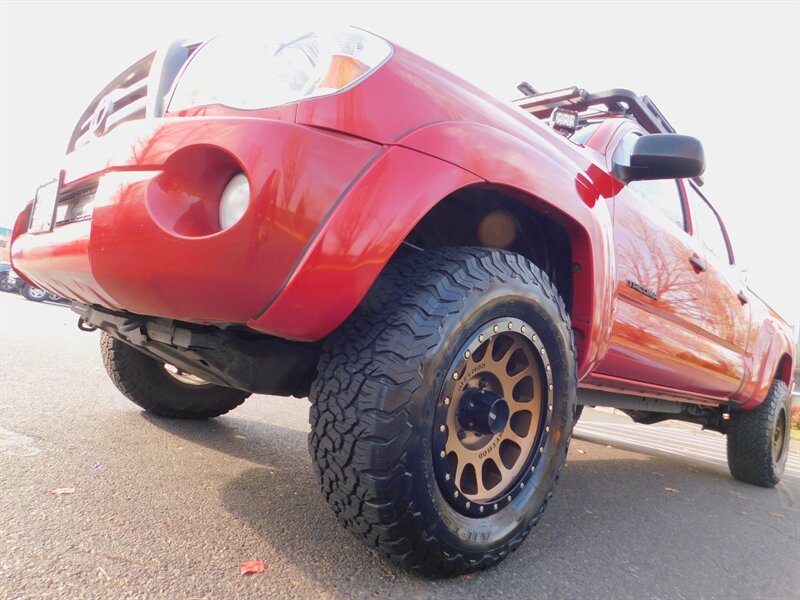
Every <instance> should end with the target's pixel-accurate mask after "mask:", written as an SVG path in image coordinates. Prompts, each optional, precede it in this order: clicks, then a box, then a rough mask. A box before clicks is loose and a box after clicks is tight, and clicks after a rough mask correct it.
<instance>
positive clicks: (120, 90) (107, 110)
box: [67, 52, 156, 152]
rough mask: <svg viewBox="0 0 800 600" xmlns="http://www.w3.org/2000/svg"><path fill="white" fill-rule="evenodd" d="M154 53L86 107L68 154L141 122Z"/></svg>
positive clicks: (71, 140) (127, 70) (110, 85)
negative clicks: (127, 123) (121, 126)
mask: <svg viewBox="0 0 800 600" xmlns="http://www.w3.org/2000/svg"><path fill="white" fill-rule="evenodd" d="M155 55H156V54H155V52H153V53H151V54H149V55H147V56H146V57H144V58H143V59H142V60H140V61H139V62H137V63H136V64H134V65H133V66H132V67H130V68H128V69H126V70H125V71H123V72H122V74H121V75H119V76H118V77H117V78H116V79H114V81H112V82H111V83H109V84H108V85H107V86H106V87H105V88H103V91H102V92H100V93H99V94H98V95H97V96H96V97H95V99H94V100H93V101H92V102H91V104H89V106H88V108H87V109H86V110H85V111H84V112H83V114H82V115H81V118H80V119H78V124H77V125H76V126H75V129H74V131H73V132H72V137H71V138H70V140H69V147H68V148H67V152H72V151H73V150H75V149H76V148H80V147H81V146H83V145H84V144H87V143H89V142H90V141H91V140H92V139H93V138H94V137H100V136H101V135H103V134H105V133H108V132H109V131H111V130H112V129H114V127H116V126H117V125H119V124H120V123H124V122H125V121H133V120H135V119H143V118H144V117H145V114H146V112H147V83H148V79H149V76H150V69H151V67H152V66H153V60H154V58H155Z"/></svg>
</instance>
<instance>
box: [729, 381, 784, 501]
mask: <svg viewBox="0 0 800 600" xmlns="http://www.w3.org/2000/svg"><path fill="white" fill-rule="evenodd" d="M790 428H791V395H790V394H789V388H788V387H787V385H786V384H785V383H784V382H783V381H780V380H777V379H776V380H775V381H773V382H772V387H770V389H769V393H768V394H767V397H766V398H765V399H764V401H763V402H762V403H761V404H760V405H759V406H758V407H757V408H756V409H754V410H748V411H739V412H733V413H732V414H731V424H730V427H729V429H728V467H729V468H730V471H731V475H733V477H734V479H738V480H739V481H744V482H745V483H752V484H753V485H760V486H761V487H774V486H775V485H776V484H777V483H778V482H779V481H780V480H781V476H782V475H783V471H784V469H785V468H786V459H787V458H788V456H789V438H790V436H791V431H790Z"/></svg>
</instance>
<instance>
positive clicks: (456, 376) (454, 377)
mask: <svg viewBox="0 0 800 600" xmlns="http://www.w3.org/2000/svg"><path fill="white" fill-rule="evenodd" d="M453 379H458V371H456V372H455V373H453Z"/></svg>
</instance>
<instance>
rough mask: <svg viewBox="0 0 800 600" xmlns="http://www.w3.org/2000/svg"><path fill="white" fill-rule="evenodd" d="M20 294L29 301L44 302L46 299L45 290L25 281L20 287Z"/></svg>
mask: <svg viewBox="0 0 800 600" xmlns="http://www.w3.org/2000/svg"><path fill="white" fill-rule="evenodd" d="M22 295H23V296H25V298H27V299H28V300H30V301H31V302H44V301H45V299H47V292H45V291H44V290H41V289H39V288H35V287H33V286H31V285H29V284H27V283H26V284H25V286H24V287H23V288H22Z"/></svg>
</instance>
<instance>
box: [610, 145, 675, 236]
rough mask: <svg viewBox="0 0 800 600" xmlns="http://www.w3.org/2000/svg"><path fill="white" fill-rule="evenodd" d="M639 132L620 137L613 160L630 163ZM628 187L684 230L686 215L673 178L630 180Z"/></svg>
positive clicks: (624, 163)
mask: <svg viewBox="0 0 800 600" xmlns="http://www.w3.org/2000/svg"><path fill="white" fill-rule="evenodd" d="M639 137H641V136H640V134H638V133H635V132H631V133H628V134H626V135H625V137H623V138H622V141H621V142H620V143H619V145H618V146H617V149H616V150H614V156H613V158H612V159H613V161H614V162H615V163H617V164H620V165H630V164H631V163H630V159H631V153H632V152H633V146H634V145H635V144H636V140H637V139H639ZM627 187H628V189H630V190H633V191H634V192H636V194H637V195H638V196H639V197H640V198H641V199H642V200H644V201H645V202H647V203H648V204H649V205H650V206H652V207H653V208H655V209H656V210H658V211H659V212H660V213H661V214H663V215H664V216H665V217H666V218H667V219H668V220H669V221H671V222H672V223H675V225H677V226H678V227H680V228H681V229H683V230H684V231H686V216H685V215H684V212H683V199H682V198H681V192H680V188H679V187H678V182H677V181H676V180H674V179H656V180H652V181H632V182H630V183H629V184H628V186H627Z"/></svg>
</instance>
